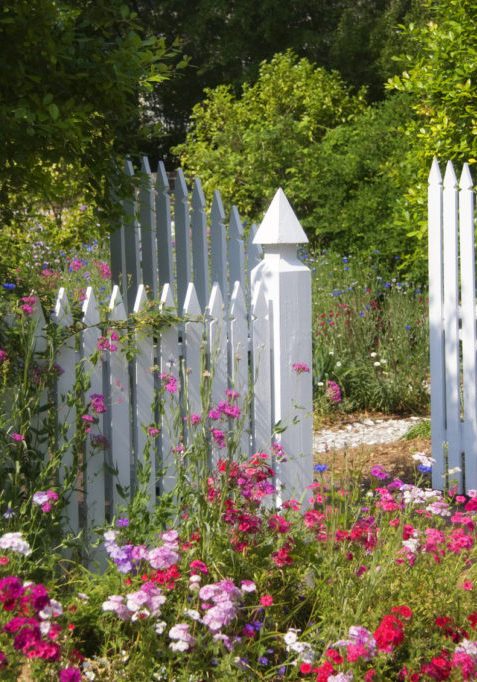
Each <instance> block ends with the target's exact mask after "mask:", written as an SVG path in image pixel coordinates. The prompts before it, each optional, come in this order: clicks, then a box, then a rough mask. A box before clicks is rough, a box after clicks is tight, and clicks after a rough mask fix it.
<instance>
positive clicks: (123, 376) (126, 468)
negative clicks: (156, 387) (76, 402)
mask: <svg viewBox="0 0 477 682" xmlns="http://www.w3.org/2000/svg"><path fill="white" fill-rule="evenodd" d="M109 319H110V320H111V322H125V321H126V320H127V315H126V309H125V307H124V304H123V300H122V298H121V293H120V291H119V287H117V286H115V287H114V288H113V292H112V294H111V300H110V303H109ZM117 332H118V334H119V337H120V338H119V341H117V342H115V343H114V345H115V346H116V350H115V351H110V352H109V371H110V390H109V394H110V414H111V425H112V428H111V434H110V438H111V443H110V446H111V460H112V466H113V468H114V469H115V470H116V471H117V474H116V476H115V477H114V478H113V482H112V483H113V485H112V494H113V499H112V506H113V513H114V514H117V509H118V508H119V507H120V506H123V505H125V504H127V503H128V501H129V499H130V492H131V468H132V466H133V458H132V454H131V453H132V452H133V449H132V440H131V417H132V415H131V404H130V390H129V363H128V361H127V359H126V356H125V355H124V353H123V352H122V350H121V339H122V337H123V335H124V332H121V331H118V330H117ZM117 484H119V485H120V486H121V488H122V489H123V490H124V492H126V491H129V494H128V495H127V497H126V499H124V498H123V497H122V496H121V495H120V494H119V492H118V489H117V487H116V486H117Z"/></svg>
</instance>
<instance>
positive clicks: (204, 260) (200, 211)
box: [192, 178, 209, 310]
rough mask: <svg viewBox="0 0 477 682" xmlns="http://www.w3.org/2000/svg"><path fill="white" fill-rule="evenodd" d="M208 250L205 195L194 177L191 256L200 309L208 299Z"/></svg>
mask: <svg viewBox="0 0 477 682" xmlns="http://www.w3.org/2000/svg"><path fill="white" fill-rule="evenodd" d="M208 252H209V248H208V244H207V218H206V214H205V197H204V192H203V191H202V185H201V183H200V180H199V178H196V179H195V181H194V190H193V192H192V258H193V263H194V284H195V290H196V294H197V299H198V301H199V303H200V307H201V309H202V310H205V306H206V305H207V301H208V300H209V254H208Z"/></svg>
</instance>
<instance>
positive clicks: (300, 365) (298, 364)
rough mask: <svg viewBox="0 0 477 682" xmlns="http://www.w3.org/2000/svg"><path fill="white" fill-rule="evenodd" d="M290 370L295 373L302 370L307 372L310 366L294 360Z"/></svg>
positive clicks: (300, 372) (299, 372)
mask: <svg viewBox="0 0 477 682" xmlns="http://www.w3.org/2000/svg"><path fill="white" fill-rule="evenodd" d="M292 370H293V371H294V372H295V373H296V374H303V373H304V372H309V371H310V368H309V367H308V365H307V364H306V362H294V363H293V365H292Z"/></svg>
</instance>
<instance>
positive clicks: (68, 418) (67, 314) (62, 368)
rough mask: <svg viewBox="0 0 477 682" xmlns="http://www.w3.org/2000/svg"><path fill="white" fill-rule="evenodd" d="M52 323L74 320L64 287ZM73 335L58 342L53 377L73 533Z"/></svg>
mask: <svg viewBox="0 0 477 682" xmlns="http://www.w3.org/2000/svg"><path fill="white" fill-rule="evenodd" d="M53 319H54V321H55V323H56V324H57V325H58V327H60V329H61V330H62V331H63V330H64V331H65V332H66V333H68V332H67V330H68V329H69V328H71V325H72V324H73V317H72V315H71V310H70V305H69V302H68V297H67V295H66V291H65V289H64V288H63V287H62V288H61V289H60V290H59V292H58V297H57V299H56V304H55V313H54V317H53ZM78 360H79V358H78V354H77V352H76V343H75V337H74V335H73V334H71V332H70V334H69V335H68V336H67V337H66V339H65V340H64V341H63V343H62V344H61V346H60V349H59V351H58V353H57V356H56V363H57V365H58V372H59V376H58V378H57V381H56V420H57V441H56V447H57V448H58V451H60V452H62V453H63V454H62V462H61V465H60V470H59V484H60V486H63V484H64V483H65V481H66V480H68V481H70V486H69V487H70V488H71V492H70V493H69V496H68V499H67V502H66V516H67V519H68V522H69V527H70V530H71V531H72V532H73V533H74V534H75V535H76V534H77V533H78V531H79V529H80V524H79V507H78V503H79V500H78V486H79V480H78V475H77V471H76V469H77V461H76V460H75V453H74V450H73V441H74V436H75V432H76V407H75V402H74V391H75V383H76V365H77V363H78Z"/></svg>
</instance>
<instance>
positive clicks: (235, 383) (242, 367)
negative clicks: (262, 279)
mask: <svg viewBox="0 0 477 682" xmlns="http://www.w3.org/2000/svg"><path fill="white" fill-rule="evenodd" d="M229 324H230V329H229V341H230V342H229V344H228V350H229V361H228V366H229V377H230V387H231V389H232V390H233V391H236V392H237V393H238V396H237V398H236V399H235V401H234V402H235V403H236V404H237V406H238V407H239V408H240V411H241V413H243V411H244V408H245V407H246V404H245V401H246V400H247V398H248V374H249V366H248V335H249V330H248V319H247V306H246V303H245V296H244V293H243V289H242V285H241V283H240V282H239V281H236V282H235V284H234V288H233V291H232V296H231V298H230V320H229ZM242 420H243V428H242V433H241V437H240V454H242V455H248V454H250V423H249V421H247V420H246V419H244V417H242Z"/></svg>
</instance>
